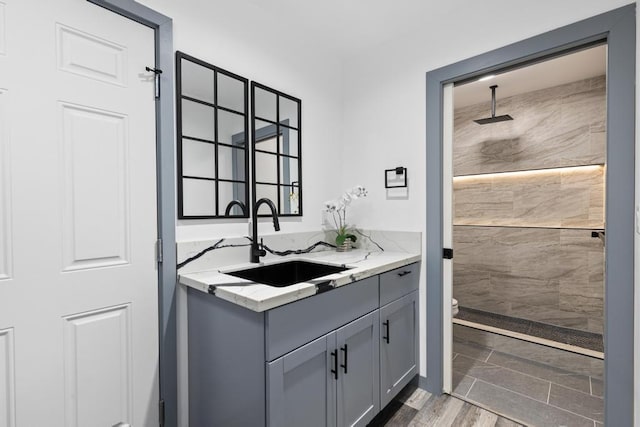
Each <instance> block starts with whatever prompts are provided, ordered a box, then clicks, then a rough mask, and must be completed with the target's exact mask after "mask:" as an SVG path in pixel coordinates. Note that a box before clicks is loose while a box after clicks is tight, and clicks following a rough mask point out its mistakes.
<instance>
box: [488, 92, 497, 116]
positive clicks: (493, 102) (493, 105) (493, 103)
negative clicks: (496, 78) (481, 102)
mask: <svg viewBox="0 0 640 427" xmlns="http://www.w3.org/2000/svg"><path fill="white" fill-rule="evenodd" d="M497 87H498V85H493V86H490V87H489V89H491V118H492V119H493V118H495V117H496V88H497Z"/></svg>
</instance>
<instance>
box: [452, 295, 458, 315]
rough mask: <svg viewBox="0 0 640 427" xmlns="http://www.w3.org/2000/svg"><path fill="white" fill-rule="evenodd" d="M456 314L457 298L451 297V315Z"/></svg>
mask: <svg viewBox="0 0 640 427" xmlns="http://www.w3.org/2000/svg"><path fill="white" fill-rule="evenodd" d="M456 314H458V300H457V299H455V298H451V315H452V316H455V315H456Z"/></svg>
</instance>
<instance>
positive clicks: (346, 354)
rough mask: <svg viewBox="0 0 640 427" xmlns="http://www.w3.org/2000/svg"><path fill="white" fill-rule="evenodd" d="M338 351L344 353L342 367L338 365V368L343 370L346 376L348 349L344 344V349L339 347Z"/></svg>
mask: <svg viewBox="0 0 640 427" xmlns="http://www.w3.org/2000/svg"><path fill="white" fill-rule="evenodd" d="M340 350H342V351H344V365H340V366H341V367H343V368H344V373H345V374H346V373H347V357H348V356H349V349H348V348H347V345H346V344H345V345H344V347H340Z"/></svg>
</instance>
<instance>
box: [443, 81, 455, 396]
mask: <svg viewBox="0 0 640 427" xmlns="http://www.w3.org/2000/svg"><path fill="white" fill-rule="evenodd" d="M442 91H443V93H442V245H443V247H445V248H452V249H453V116H454V114H453V111H454V110H453V108H454V106H453V83H448V84H446V85H444V86H443V88H442ZM452 299H453V260H452V259H446V258H442V358H443V359H442V391H443V392H444V393H451V391H452V388H453V386H452V374H453V366H452V365H453V363H452V361H453V324H452V321H453V318H452V314H451V309H452V307H451V303H452Z"/></svg>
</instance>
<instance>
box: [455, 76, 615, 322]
mask: <svg viewBox="0 0 640 427" xmlns="http://www.w3.org/2000/svg"><path fill="white" fill-rule="evenodd" d="M488 109H489V104H488V103H486V104H478V105H473V106H469V107H464V108H461V109H459V110H457V111H456V114H455V132H454V134H455V140H454V150H453V156H454V173H455V175H470V174H486V173H493V172H503V171H514V170H534V171H532V172H526V173H520V172H518V173H513V174H511V173H506V174H495V175H476V176H464V177H460V176H459V177H456V178H454V224H455V226H454V233H453V241H454V250H455V257H454V264H453V271H454V274H453V278H454V286H453V293H454V297H455V298H457V299H458V301H459V303H460V305H462V306H467V307H472V308H476V309H480V310H486V311H491V312H495V313H500V314H505V315H510V316H514V317H520V318H525V319H530V320H535V321H539V322H545V323H550V324H554V325H558V326H565V327H573V328H576V329H581V330H585V331H590V332H598V333H601V332H602V327H603V300H604V245H603V242H602V241H601V240H600V239H598V238H593V237H591V229H602V228H604V166H593V167H588V168H570V169H556V170H544V171H540V170H536V169H544V168H564V167H571V166H579V165H602V164H604V156H605V141H606V137H605V130H604V123H605V119H606V114H605V80H604V76H602V77H597V78H593V79H587V80H582V81H579V82H575V83H570V84H566V85H562V86H558V87H555V88H550V89H544V90H540V91H535V92H530V93H527V94H523V95H517V96H513V97H511V98H506V99H504V100H503V101H502V103H500V102H499V103H498V110H497V114H511V115H512V116H513V117H514V120H513V121H512V122H502V123H497V124H492V125H486V126H480V125H477V124H476V123H474V122H473V121H472V119H474V118H480V117H485V116H486V115H487V111H488Z"/></svg>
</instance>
